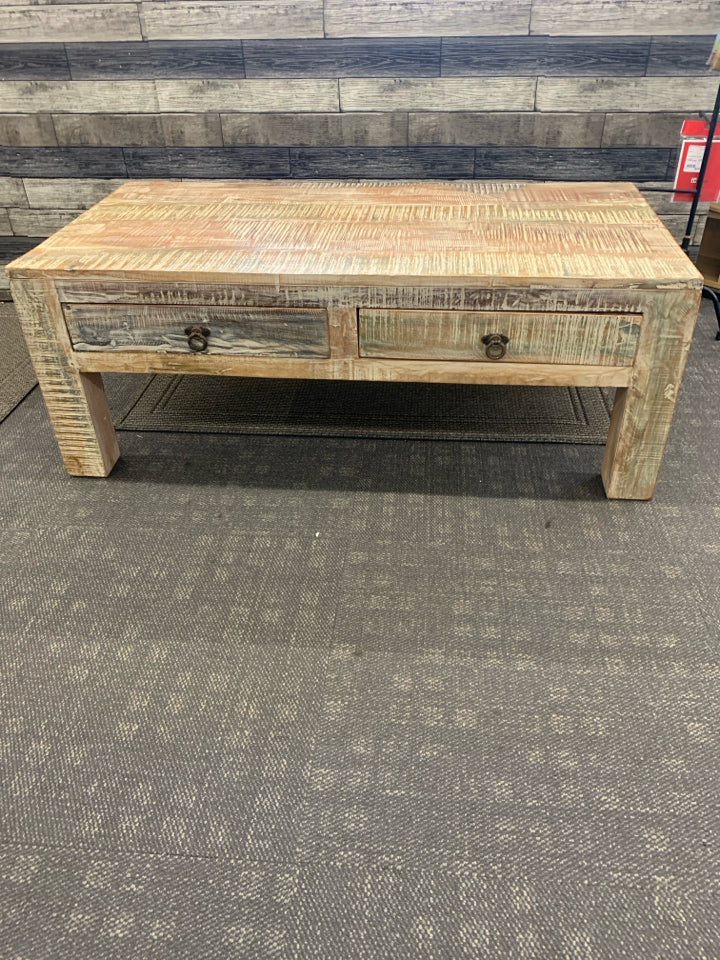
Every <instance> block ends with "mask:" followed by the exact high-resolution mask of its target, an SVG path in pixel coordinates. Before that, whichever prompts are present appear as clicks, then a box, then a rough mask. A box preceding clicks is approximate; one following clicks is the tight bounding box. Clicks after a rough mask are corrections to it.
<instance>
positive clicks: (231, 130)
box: [221, 113, 408, 146]
mask: <svg viewBox="0 0 720 960" xmlns="http://www.w3.org/2000/svg"><path fill="white" fill-rule="evenodd" d="M221 120H222V130H223V139H224V142H225V143H226V144H241V143H246V144H267V145H273V144H285V145H288V146H343V145H345V146H405V145H406V144H407V142H408V118H407V114H406V113H319V114H318V113H239V114H236V113H224V114H222V116H221Z"/></svg>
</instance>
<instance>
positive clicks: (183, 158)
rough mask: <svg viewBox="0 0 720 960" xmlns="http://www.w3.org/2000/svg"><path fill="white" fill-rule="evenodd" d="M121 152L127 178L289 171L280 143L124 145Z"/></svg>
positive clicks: (268, 174) (265, 175)
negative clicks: (182, 145) (233, 145)
mask: <svg viewBox="0 0 720 960" xmlns="http://www.w3.org/2000/svg"><path fill="white" fill-rule="evenodd" d="M124 153H125V160H126V163H127V171H128V176H129V177H131V178H135V177H137V178H140V179H148V180H152V179H158V178H160V179H164V178H167V177H200V178H207V179H212V180H217V179H225V178H243V177H260V178H268V179H271V178H273V177H287V176H288V174H289V173H290V167H289V159H288V151H287V149H283V148H282V147H221V148H217V147H194V148H193V147H187V148H183V147H160V148H158V147H128V148H127V149H126V150H125V151H124Z"/></svg>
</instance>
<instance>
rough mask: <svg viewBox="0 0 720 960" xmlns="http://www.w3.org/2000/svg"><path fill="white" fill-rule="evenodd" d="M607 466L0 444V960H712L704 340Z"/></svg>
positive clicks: (417, 446)
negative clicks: (653, 446) (633, 457)
mask: <svg viewBox="0 0 720 960" xmlns="http://www.w3.org/2000/svg"><path fill="white" fill-rule="evenodd" d="M713 337H714V318H713V314H712V312H711V310H710V309H709V305H708V304H707V303H705V304H704V306H703V310H702V314H701V320H700V323H699V326H698V330H697V333H696V336H695V340H694V343H693V348H692V353H691V359H690V364H689V368H688V373H687V376H686V379H685V382H684V386H683V390H682V392H681V396H680V402H679V407H678V412H677V415H676V420H675V423H674V426H673V431H672V435H671V441H670V445H669V448H668V451H667V455H666V459H665V463H664V466H663V470H662V473H661V479H660V483H659V485H658V491H657V494H656V498H655V500H654V501H653V502H651V503H635V502H609V501H606V500H605V499H604V496H603V493H602V487H601V483H600V480H599V476H598V471H599V465H600V459H601V456H602V450H601V448H599V447H597V446H588V445H585V446H583V445H568V444H556V445H553V444H537V443H536V444H523V443H516V444H515V443H469V442H462V441H454V442H444V441H440V440H432V441H421V440H406V441H401V440H387V439H377V438H372V439H366V440H363V439H347V438H330V439H328V438H325V439H321V438H315V437H287V436H272V437H267V436H232V435H224V436H223V435H213V436H202V435H196V434H187V433H184V434H172V433H163V434H160V433H142V432H137V433H136V432H124V433H123V434H122V435H121V448H122V453H123V458H122V460H121V461H120V463H119V464H118V466H117V467H116V470H115V472H114V473H113V474H112V476H111V477H110V478H109V479H108V480H88V479H72V478H69V477H68V476H66V475H65V473H64V471H63V468H62V466H61V463H60V458H59V456H58V453H57V450H56V447H55V443H54V438H53V436H52V433H51V430H50V427H49V423H48V421H47V418H46V415H45V413H44V409H43V407H42V402H41V399H40V396H39V393H38V391H37V390H35V391H33V392H32V393H31V394H30V395H29V396H28V397H27V398H26V399H25V400H24V401H23V402H22V403H21V404H20V405H19V406H18V407H17V408H16V409H15V410H14V411H13V413H11V414H10V415H9V416H8V417H7V419H6V420H5V421H4V422H3V423H2V424H0V537H1V538H2V547H1V549H0V611H1V616H0V811H1V818H0V956H2V957H8V958H10V957H12V958H22V960H30V958H32V960H35V958H53V960H65V958H67V960H85V958H93V960H94V958H103V960H105V958H137V957H181V958H193V960H195V958H205V957H209V958H227V957H233V958H234V957H243V958H245V957H249V958H266V957H277V958H283V960H284V958H328V960H345V958H403V960H406V958H413V960H414V958H425V957H436V958H448V960H456V958H460V957H469V958H486V957H487V958H498V957H512V958H515V957H517V958H522V960H527V958H556V957H557V958H573V960H575V958H583V960H599V958H601V960H605V958H608V960H610V958H612V960H616V958H618V957H623V956H625V957H631V958H634V960H636V958H675V957H679V958H706V960H712V958H717V957H719V956H720V929H719V927H718V914H719V910H720V722H719V721H720V706H719V705H718V704H719V703H720V645H719V643H718V620H719V616H718V615H719V613H720V603H719V601H718V587H717V581H718V557H719V555H720V504H719V503H718V472H719V471H718V465H719V463H720V409H719V405H718V400H719V397H718V383H719V382H720V376H719V371H720V344H718V343H715V341H714V339H713Z"/></svg>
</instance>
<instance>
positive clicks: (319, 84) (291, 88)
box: [155, 80, 340, 113]
mask: <svg viewBox="0 0 720 960" xmlns="http://www.w3.org/2000/svg"><path fill="white" fill-rule="evenodd" d="M155 82H156V86H157V98H158V104H159V107H160V110H161V111H164V112H168V113H173V112H180V113H188V112H198V111H201V110H212V111H222V112H225V113H230V112H232V113H244V112H253V113H254V112H258V111H259V112H261V113H266V112H271V113H272V112H275V111H286V112H288V113H298V112H300V113H301V112H303V111H313V112H316V113H318V112H324V111H330V112H336V111H337V110H338V109H339V106H340V104H339V100H338V86H337V81H336V80H157V81H155Z"/></svg>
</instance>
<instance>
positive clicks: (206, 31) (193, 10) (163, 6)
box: [141, 0, 323, 40]
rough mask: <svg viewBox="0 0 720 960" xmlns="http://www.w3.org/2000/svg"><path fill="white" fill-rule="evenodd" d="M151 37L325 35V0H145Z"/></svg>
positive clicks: (224, 37)
mask: <svg viewBox="0 0 720 960" xmlns="http://www.w3.org/2000/svg"><path fill="white" fill-rule="evenodd" d="M141 8H142V17H143V21H144V23H145V31H146V34H147V38H148V39H149V40H203V39H205V40H211V39H218V40H222V39H233V38H238V39H245V40H249V39H262V38H273V37H284V38H289V37H322V35H323V2H322V0H240V2H238V0H210V2H206V3H188V2H182V0H181V2H177V0H145V2H144V3H142V4H141Z"/></svg>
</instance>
